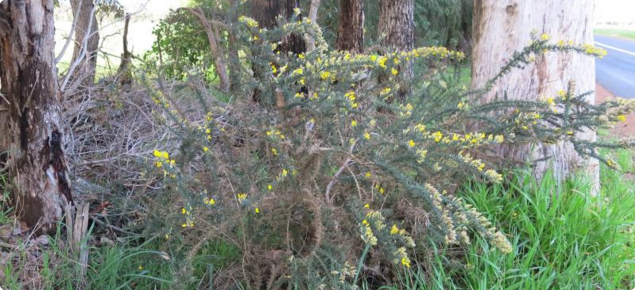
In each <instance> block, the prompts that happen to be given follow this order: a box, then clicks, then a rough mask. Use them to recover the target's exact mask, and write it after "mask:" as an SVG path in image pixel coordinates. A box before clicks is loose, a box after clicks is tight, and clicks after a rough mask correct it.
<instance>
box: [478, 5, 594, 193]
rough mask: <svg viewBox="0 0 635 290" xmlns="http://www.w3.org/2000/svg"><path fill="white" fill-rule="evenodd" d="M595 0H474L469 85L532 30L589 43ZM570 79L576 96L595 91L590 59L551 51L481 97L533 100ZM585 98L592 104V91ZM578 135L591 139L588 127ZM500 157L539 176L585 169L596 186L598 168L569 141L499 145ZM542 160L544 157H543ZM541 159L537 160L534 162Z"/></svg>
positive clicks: (487, 74) (490, 72) (495, 68)
mask: <svg viewBox="0 0 635 290" xmlns="http://www.w3.org/2000/svg"><path fill="white" fill-rule="evenodd" d="M594 2H595V1H594V0H560V1H547V0H537V1H526V0H477V1H475V2H474V25H473V33H472V35H473V37H474V45H473V52H472V87H473V88H479V87H482V86H483V85H484V84H485V82H486V81H487V80H489V79H490V78H492V77H494V76H495V75H496V74H497V73H498V72H499V70H500V69H501V67H502V66H503V65H504V63H505V62H506V61H507V60H509V59H510V58H511V57H512V55H513V53H514V52H515V51H520V50H522V49H523V48H524V47H525V46H527V45H528V44H529V42H530V41H531V34H532V32H537V33H538V34H539V35H541V34H543V33H546V34H547V35H549V36H551V37H552V39H553V40H554V41H558V40H565V41H568V40H571V41H573V42H575V43H579V44H583V43H593V27H592V23H593V10H594V6H595V3H594ZM570 81H573V83H575V84H576V92H575V93H577V94H580V93H584V92H589V91H593V90H594V89H595V60H594V59H593V58H592V57H589V56H584V55H581V54H576V53H559V52H550V53H547V54H544V55H542V56H539V57H537V58H536V61H535V63H533V64H530V65H528V66H527V67H526V68H525V69H515V70H512V71H511V72H510V73H509V74H507V75H506V76H505V77H503V78H502V79H501V80H500V81H498V83H496V84H495V86H494V89H493V91H492V92H491V93H489V94H488V95H487V96H485V98H484V101H490V100H493V99H495V98H496V97H497V96H499V97H500V96H503V95H507V96H508V98H509V99H514V100H532V101H535V100H538V99H539V98H541V97H544V96H555V95H556V92H557V91H559V90H567V89H568V84H569V83H570ZM587 101H588V102H590V103H594V102H595V95H593V94H592V95H589V96H588V97H587ZM578 137H581V138H584V139H587V140H595V138H596V134H595V132H593V131H588V132H583V133H579V136H578ZM498 154H499V155H500V156H501V157H502V158H504V159H505V160H510V161H513V162H521V163H526V162H529V164H531V166H532V170H533V171H534V174H535V176H536V177H538V178H539V179H540V178H542V176H544V174H545V172H546V171H547V170H549V169H552V170H553V172H554V174H555V176H556V178H557V179H558V180H562V179H563V178H564V177H566V176H567V175H569V174H570V173H572V171H573V170H574V169H576V168H584V169H585V170H586V171H587V172H588V173H589V174H590V175H591V176H592V178H593V182H594V184H595V186H594V188H595V190H597V188H598V185H599V166H598V162H597V161H596V160H585V159H583V158H582V157H580V156H579V155H578V154H577V153H576V151H575V150H574V148H573V145H572V144H570V143H568V142H561V143H559V144H555V145H549V144H533V145H531V146H520V147H518V146H509V147H508V146H505V147H501V148H499V149H498ZM545 158H546V160H545ZM538 160H541V161H538Z"/></svg>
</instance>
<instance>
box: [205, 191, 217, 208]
mask: <svg viewBox="0 0 635 290" xmlns="http://www.w3.org/2000/svg"><path fill="white" fill-rule="evenodd" d="M203 193H204V194H205V197H204V198H203V203H204V204H206V205H215V204H216V201H215V200H214V199H213V198H211V197H207V189H206V190H205V191H204V192H203Z"/></svg>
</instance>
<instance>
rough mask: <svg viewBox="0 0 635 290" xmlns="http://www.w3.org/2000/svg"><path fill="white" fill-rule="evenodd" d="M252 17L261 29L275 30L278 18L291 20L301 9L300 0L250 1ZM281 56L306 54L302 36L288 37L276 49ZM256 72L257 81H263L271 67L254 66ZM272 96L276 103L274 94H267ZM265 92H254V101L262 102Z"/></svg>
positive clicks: (293, 35) (256, 90)
mask: <svg viewBox="0 0 635 290" xmlns="http://www.w3.org/2000/svg"><path fill="white" fill-rule="evenodd" d="M250 4H251V6H250V10H251V17H252V18H253V19H254V20H256V21H258V24H259V25H260V27H261V28H269V29H270V28H273V27H275V26H276V24H277V22H276V17H278V16H282V17H286V18H290V17H291V15H293V10H294V8H299V7H300V1H299V0H252V1H250ZM276 50H277V51H278V52H280V53H281V54H289V53H293V54H300V53H305V52H306V42H305V40H304V38H303V37H302V36H301V35H295V34H291V35H287V36H285V37H284V38H283V39H282V40H281V43H280V45H278V47H277V48H276ZM252 69H253V71H254V77H255V78H256V79H262V78H263V75H264V72H265V71H268V70H270V67H269V66H268V65H267V66H264V67H263V66H262V65H258V64H252ZM267 93H268V94H271V96H270V97H271V100H272V103H273V102H274V101H275V96H274V94H273V92H267ZM262 94H263V92H261V91H260V90H258V89H255V90H254V93H253V96H252V100H253V101H254V102H260V101H262V98H263V96H262Z"/></svg>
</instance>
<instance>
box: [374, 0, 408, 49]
mask: <svg viewBox="0 0 635 290" xmlns="http://www.w3.org/2000/svg"><path fill="white" fill-rule="evenodd" d="M414 11H415V8H414V0H380V1H379V23H378V24H377V30H378V32H379V36H380V37H382V38H383V42H382V43H383V45H384V46H386V47H389V48H392V49H395V50H398V51H408V50H412V49H413V48H414V43H415V34H414V31H415V24H414Z"/></svg>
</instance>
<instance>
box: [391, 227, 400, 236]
mask: <svg viewBox="0 0 635 290" xmlns="http://www.w3.org/2000/svg"><path fill="white" fill-rule="evenodd" d="M398 233H399V228H398V227H397V225H396V224H393V225H392V228H390V234H391V235H393V236H394V235H396V234H398Z"/></svg>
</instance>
